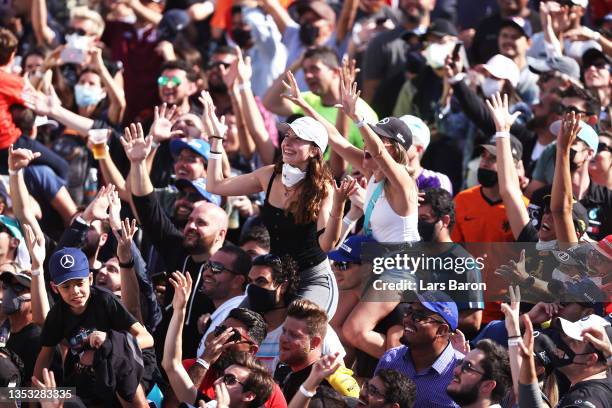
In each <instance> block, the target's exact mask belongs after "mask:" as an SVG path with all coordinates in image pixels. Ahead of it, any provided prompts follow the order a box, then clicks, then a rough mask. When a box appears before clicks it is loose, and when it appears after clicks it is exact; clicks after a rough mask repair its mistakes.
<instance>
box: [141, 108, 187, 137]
mask: <svg viewBox="0 0 612 408" xmlns="http://www.w3.org/2000/svg"><path fill="white" fill-rule="evenodd" d="M177 118H178V112H177V110H176V105H172V107H170V109H167V105H166V104H165V103H163V104H162V105H161V106H156V107H155V110H154V111H153V124H152V125H151V130H150V131H149V134H150V135H151V136H152V137H153V141H154V142H155V143H161V142H163V141H164V140H168V139H170V138H171V137H174V136H180V135H182V134H183V131H182V130H172V124H173V123H174V122H175V121H176V119H177Z"/></svg>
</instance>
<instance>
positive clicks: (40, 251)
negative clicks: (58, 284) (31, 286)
mask: <svg viewBox="0 0 612 408" xmlns="http://www.w3.org/2000/svg"><path fill="white" fill-rule="evenodd" d="M23 232H24V233H25V234H24V235H25V239H26V246H27V247H28V253H29V254H30V259H31V260H32V270H33V271H37V270H41V268H42V265H43V262H45V256H46V250H45V239H44V238H43V237H41V239H40V240H39V239H37V238H36V234H34V231H33V230H32V227H30V226H29V225H28V224H23Z"/></svg>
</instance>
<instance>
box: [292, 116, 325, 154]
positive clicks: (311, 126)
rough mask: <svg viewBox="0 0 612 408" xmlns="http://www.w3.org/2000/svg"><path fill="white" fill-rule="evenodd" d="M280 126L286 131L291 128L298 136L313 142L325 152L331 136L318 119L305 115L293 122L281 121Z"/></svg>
mask: <svg viewBox="0 0 612 408" xmlns="http://www.w3.org/2000/svg"><path fill="white" fill-rule="evenodd" d="M280 128H281V131H286V130H287V128H291V130H293V131H294V132H295V134H296V136H297V137H299V138H300V139H302V140H306V141H308V142H313V143H314V144H315V145H317V147H318V148H319V149H321V153H325V149H327V140H328V137H329V136H328V134H327V129H325V126H323V125H322V124H321V123H320V122H318V121H317V120H315V119H313V118H311V117H309V116H304V117H302V118H298V119H296V120H294V121H293V122H291V123H281V125H280Z"/></svg>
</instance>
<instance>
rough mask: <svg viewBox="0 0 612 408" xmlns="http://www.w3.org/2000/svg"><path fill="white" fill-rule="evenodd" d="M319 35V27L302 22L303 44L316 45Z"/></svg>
mask: <svg viewBox="0 0 612 408" xmlns="http://www.w3.org/2000/svg"><path fill="white" fill-rule="evenodd" d="M318 36H319V27H315V26H314V25H312V24H311V23H306V24H302V25H301V26H300V41H301V42H302V44H303V45H305V46H307V47H310V46H311V45H314V43H315V41H316V39H317V37H318Z"/></svg>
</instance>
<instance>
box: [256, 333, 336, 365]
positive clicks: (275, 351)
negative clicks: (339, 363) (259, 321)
mask: <svg viewBox="0 0 612 408" xmlns="http://www.w3.org/2000/svg"><path fill="white" fill-rule="evenodd" d="M282 332H283V325H282V324H281V325H280V326H278V327H277V328H276V329H274V330H272V331H271V332H269V333H268V335H267V336H266V338H265V339H264V341H263V343H261V345H260V346H259V351H258V352H257V354H256V357H257V359H258V360H259V361H261V363H262V364H263V365H264V366H265V367H266V368H267V369H268V371H269V372H270V373H271V374H273V373H274V370H275V369H276V366H277V364H278V362H279V354H280V347H279V341H280V335H281V333H282ZM336 352H338V353H340V357H341V358H344V356H346V351H345V350H344V347H343V346H342V343H341V342H340V339H339V338H338V335H337V334H336V332H335V331H334V329H332V327H331V326H330V325H329V324H328V325H327V334H326V335H325V339H324V340H323V355H327V354H331V353H336Z"/></svg>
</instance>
